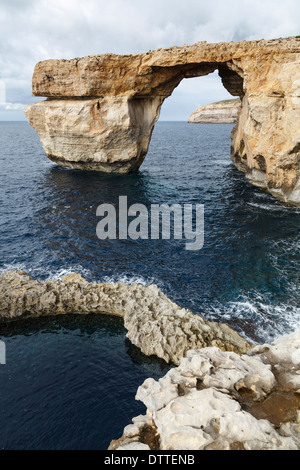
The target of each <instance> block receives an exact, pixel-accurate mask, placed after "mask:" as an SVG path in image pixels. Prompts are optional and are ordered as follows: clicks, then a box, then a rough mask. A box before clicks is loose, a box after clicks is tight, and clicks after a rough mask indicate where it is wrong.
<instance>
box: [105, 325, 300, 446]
mask: <svg viewBox="0 0 300 470" xmlns="http://www.w3.org/2000/svg"><path fill="white" fill-rule="evenodd" d="M136 399H137V400H140V401H142V402H143V403H144V404H145V405H146V408H147V413H146V415H144V416H138V417H137V418H134V419H133V424H131V425H129V426H127V427H126V428H125V430H124V434H123V436H122V437H121V439H119V440H116V441H112V443H111V445H110V448H109V449H110V450H148V451H150V450H299V449H300V330H299V331H297V332H295V333H294V334H291V335H288V336H284V337H282V338H279V339H278V340H276V341H275V342H274V343H273V344H272V345H264V346H257V347H255V348H254V349H252V350H251V351H249V352H248V354H247V355H242V356H239V355H238V354H235V353H232V352H222V351H220V349H218V348H206V349H202V350H198V351H189V352H188V354H187V357H186V358H183V359H182V360H181V362H180V365H179V367H177V368H175V369H171V370H170V371H169V372H168V373H167V375H166V376H165V377H163V378H162V379H160V380H159V381H158V382H156V381H155V380H154V379H147V380H146V381H145V382H144V384H143V385H142V386H141V387H140V388H139V389H138V392H137V395H136Z"/></svg>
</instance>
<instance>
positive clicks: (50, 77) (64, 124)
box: [25, 38, 300, 205]
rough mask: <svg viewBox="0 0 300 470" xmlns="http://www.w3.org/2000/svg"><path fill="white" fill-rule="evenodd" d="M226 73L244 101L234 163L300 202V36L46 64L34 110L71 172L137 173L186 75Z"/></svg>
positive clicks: (54, 155)
mask: <svg viewBox="0 0 300 470" xmlns="http://www.w3.org/2000/svg"><path fill="white" fill-rule="evenodd" d="M215 70H218V72H219V75H220V77H221V80H222V83H223V85H224V87H225V88H226V89H227V90H228V91H229V93H231V95H233V96H238V97H240V99H241V101H242V105H241V111H240V113H239V116H238V122H237V126H236V127H235V130H234V132H233V133H232V160H233V161H234V163H235V164H236V166H237V168H239V169H240V170H241V171H244V172H245V173H246V175H247V177H248V179H249V181H251V182H252V183H253V184H254V185H257V186H259V187H261V188H264V189H266V190H268V191H269V192H270V193H271V194H273V195H274V196H276V197H278V198H280V199H281V200H282V201H284V202H287V203H290V204H294V205H300V163H299V162H300V126H299V121H300V39H299V38H287V39H276V40H272V41H265V40H262V41H243V42H231V43H218V44H207V43H206V42H199V43H198V44H195V45H192V46H182V47H171V48H168V49H159V50H155V51H151V52H148V53H145V54H133V55H114V54H104V55H93V56H89V57H84V58H80V59H78V58H77V59H72V60H47V61H44V62H40V63H38V64H37V65H36V67H35V71H34V75H33V94H34V95H35V96H43V97H47V98H48V99H47V100H46V101H42V102H40V103H36V104H33V105H31V106H29V107H28V108H27V110H26V111H25V114H26V116H27V118H28V121H29V123H30V124H31V125H32V126H33V127H34V128H35V130H36V131H37V132H38V134H39V136H40V138H41V142H42V145H43V147H44V150H45V152H46V154H47V156H48V157H49V158H50V159H51V160H53V161H55V162H56V163H58V164H59V165H64V166H68V167H71V168H78V169H87V170H99V171H105V172H117V173H127V172H130V171H136V170H137V169H138V168H139V167H140V165H141V164H142V162H143V160H144V158H145V156H146V154H147V151H148V147H149V142H150V139H151V135H152V131H153V128H154V126H155V123H156V122H157V119H158V117H159V113H160V109H161V106H162V104H163V102H164V100H165V99H166V98H167V97H168V96H170V95H171V94H172V92H173V90H174V88H176V87H177V86H178V84H179V83H180V82H181V81H182V80H183V79H184V78H191V77H200V76H203V75H208V74H210V73H212V72H214V71H215Z"/></svg>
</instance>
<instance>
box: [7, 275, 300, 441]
mask: <svg viewBox="0 0 300 470" xmlns="http://www.w3.org/2000/svg"><path fill="white" fill-rule="evenodd" d="M74 313H77V314H106V315H116V316H119V317H122V318H123V320H124V326H125V328H126V329H127V330H128V333H127V337H128V338H129V340H130V341H131V342H132V343H133V344H134V345H135V346H137V347H138V348H140V350H141V351H142V352H143V353H144V354H145V355H147V356H154V355H155V356H157V357H159V358H161V359H163V360H165V361H166V362H167V363H172V364H173V365H176V366H177V367H174V368H172V369H171V370H170V371H169V372H168V373H167V375H166V376H165V377H163V378H162V379H160V380H159V381H158V382H156V381H155V380H154V379H151V378H149V379H147V380H146V381H145V383H144V384H143V385H142V386H141V387H140V388H139V389H138V392H137V395H136V399H137V400H140V401H142V402H143V403H144V404H145V405H146V408H147V413H146V415H144V416H139V417H137V418H134V419H133V424H131V425H129V426H127V427H126V428H125V430H124V433H123V436H122V437H121V438H120V439H118V440H116V441H113V442H112V443H111V445H110V450H134V449H138V450H155V449H156V450H280V449H282V450H297V449H298V450H299V449H300V437H299V436H300V330H299V331H297V332H295V333H294V334H291V335H287V336H284V337H282V338H279V339H278V340H276V341H275V342H274V343H273V344H272V345H262V346H254V345H253V344H250V343H249V342H248V341H247V340H246V339H245V338H243V337H242V336H241V335H240V334H238V333H237V332H236V331H234V330H233V329H232V328H230V327H229V326H228V325H226V324H221V323H216V322H210V321H208V320H205V319H204V318H202V317H200V316H199V315H195V314H193V313H192V312H191V311H190V310H186V309H182V308H181V307H179V306H178V305H176V304H175V303H174V302H172V301H171V300H170V299H168V298H167V297H166V296H165V295H164V294H163V293H162V292H161V291H160V290H159V289H158V287H157V286H155V285H151V286H142V285H138V284H132V285H127V284H123V283H121V282H118V283H116V284H108V283H102V284H97V283H89V282H87V281H86V280H84V279H83V278H82V277H81V275H79V274H71V275H69V276H66V277H63V278H62V279H61V280H59V281H50V280H48V281H45V282H40V281H37V280H33V279H32V278H31V277H30V276H29V275H28V274H27V273H26V272H24V271H17V272H15V271H6V272H4V273H2V274H1V275H0V322H9V321H13V320H17V319H20V318H28V317H41V316H46V315H62V314H66V315H67V314H74Z"/></svg>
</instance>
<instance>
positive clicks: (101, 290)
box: [0, 271, 250, 364]
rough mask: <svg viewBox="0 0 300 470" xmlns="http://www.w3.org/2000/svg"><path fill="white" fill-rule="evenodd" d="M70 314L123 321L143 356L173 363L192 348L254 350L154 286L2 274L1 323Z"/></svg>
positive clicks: (226, 328) (77, 276) (79, 277)
mask: <svg viewBox="0 0 300 470" xmlns="http://www.w3.org/2000/svg"><path fill="white" fill-rule="evenodd" d="M68 313H69V314H74V313H81V314H91V313H94V314H110V315H117V316H120V317H122V318H123V319H124V326H125V328H126V329H127V330H128V333H127V337H128V338H129V339H130V341H131V342H132V343H133V344H134V345H135V346H137V347H138V348H140V349H141V351H142V352H143V353H144V354H146V355H147V356H152V355H155V356H157V357H159V358H161V359H164V360H165V361H166V362H173V363H175V364H179V362H180V360H181V358H182V357H183V356H184V355H185V354H186V352H187V351H188V350H189V349H193V348H203V347H207V346H218V347H220V348H221V349H223V350H225V351H236V352H240V353H244V352H246V351H247V350H248V349H249V348H250V344H249V343H248V341H246V340H245V339H244V338H243V337H242V336H240V335H239V334H238V333H237V332H235V331H234V330H232V329H231V328H230V327H229V326H228V325H226V324H222V323H215V322H210V321H207V320H205V319H204V318H202V317H200V316H199V315H194V314H193V313H192V312H191V311H189V310H186V309H182V308H180V307H179V306H178V305H176V304H175V303H173V302H172V301H171V300H170V299H168V298H167V297H166V296H165V295H164V294H163V293H162V292H161V291H160V290H159V289H158V287H157V286H155V285H152V286H141V285H138V284H132V285H127V284H123V283H121V282H118V283H116V284H108V283H103V284H96V283H88V282H87V281H85V280H84V279H83V278H82V277H81V276H80V275H79V274H71V275H70V276H67V277H64V278H62V280H61V281H46V282H39V281H35V280H33V279H32V278H31V277H30V276H29V275H28V274H27V273H25V272H22V271H18V272H15V271H7V272H5V273H3V274H1V275H0V321H8V320H14V319H17V318H20V317H32V316H43V315H60V314H68Z"/></svg>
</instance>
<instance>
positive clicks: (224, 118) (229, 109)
mask: <svg viewBox="0 0 300 470" xmlns="http://www.w3.org/2000/svg"><path fill="white" fill-rule="evenodd" d="M240 108H241V102H240V100H239V99H237V100H225V101H218V102H217V103H211V104H207V105H205V106H199V107H198V108H197V109H196V110H195V111H194V112H193V113H192V114H191V115H190V117H189V120H188V122H189V123H192V124H202V123H204V124H206V123H207V124H232V123H234V122H236V121H237V118H238V113H239V111H240Z"/></svg>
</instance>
